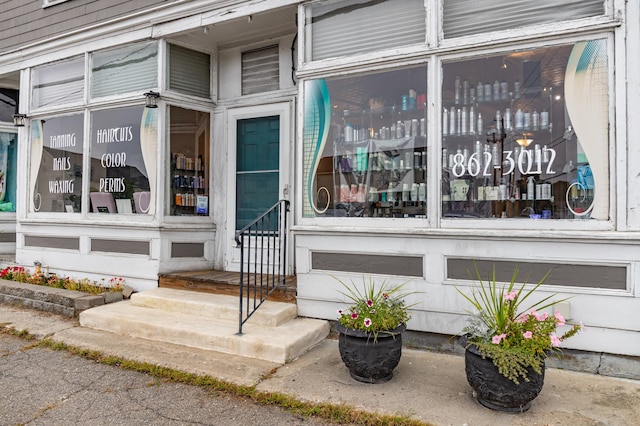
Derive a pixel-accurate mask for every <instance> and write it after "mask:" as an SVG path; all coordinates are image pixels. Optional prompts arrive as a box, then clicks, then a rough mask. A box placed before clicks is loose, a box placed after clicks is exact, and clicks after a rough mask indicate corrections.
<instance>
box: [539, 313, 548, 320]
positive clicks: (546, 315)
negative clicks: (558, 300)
mask: <svg viewBox="0 0 640 426" xmlns="http://www.w3.org/2000/svg"><path fill="white" fill-rule="evenodd" d="M547 318H549V314H548V313H546V312H543V313H542V315H540V318H539V320H540V321H544V320H546V319H547Z"/></svg>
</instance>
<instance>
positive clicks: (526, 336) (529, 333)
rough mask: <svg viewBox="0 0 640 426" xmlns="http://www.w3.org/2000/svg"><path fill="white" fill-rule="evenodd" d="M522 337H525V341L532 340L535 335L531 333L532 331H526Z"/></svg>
mask: <svg viewBox="0 0 640 426" xmlns="http://www.w3.org/2000/svg"><path fill="white" fill-rule="evenodd" d="M522 336H523V337H524V338H525V339H531V338H532V337H533V333H532V332H530V331H525V332H524V333H522Z"/></svg>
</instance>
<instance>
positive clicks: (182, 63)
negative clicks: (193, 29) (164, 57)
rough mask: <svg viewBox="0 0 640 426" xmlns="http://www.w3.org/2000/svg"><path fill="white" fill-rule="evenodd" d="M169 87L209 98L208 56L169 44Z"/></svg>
mask: <svg viewBox="0 0 640 426" xmlns="http://www.w3.org/2000/svg"><path fill="white" fill-rule="evenodd" d="M168 46H169V61H168V62H169V89H171V90H175V91H178V92H181V93H186V94H188V95H193V96H199V97H201V98H210V97H211V93H210V92H211V89H210V81H211V78H210V61H211V59H210V57H209V55H208V54H206V53H202V52H197V51H195V50H191V49H187V48H185V47H181V46H176V45H173V44H169V45H168Z"/></svg>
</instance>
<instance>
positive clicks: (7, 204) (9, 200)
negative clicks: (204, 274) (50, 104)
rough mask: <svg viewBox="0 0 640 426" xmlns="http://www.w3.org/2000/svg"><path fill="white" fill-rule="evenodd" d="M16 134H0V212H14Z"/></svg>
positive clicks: (16, 166) (16, 165) (16, 159)
mask: <svg viewBox="0 0 640 426" xmlns="http://www.w3.org/2000/svg"><path fill="white" fill-rule="evenodd" d="M17 161H18V134H17V133H13V132H0V212H15V211H16V184H17V181H16V178H17V176H16V169H17V168H18V162H17Z"/></svg>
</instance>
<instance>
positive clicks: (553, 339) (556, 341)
mask: <svg viewBox="0 0 640 426" xmlns="http://www.w3.org/2000/svg"><path fill="white" fill-rule="evenodd" d="M549 337H550V338H551V346H555V347H556V348H557V347H558V346H560V339H559V338H558V336H556V335H555V334H551V335H550V336H549Z"/></svg>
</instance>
